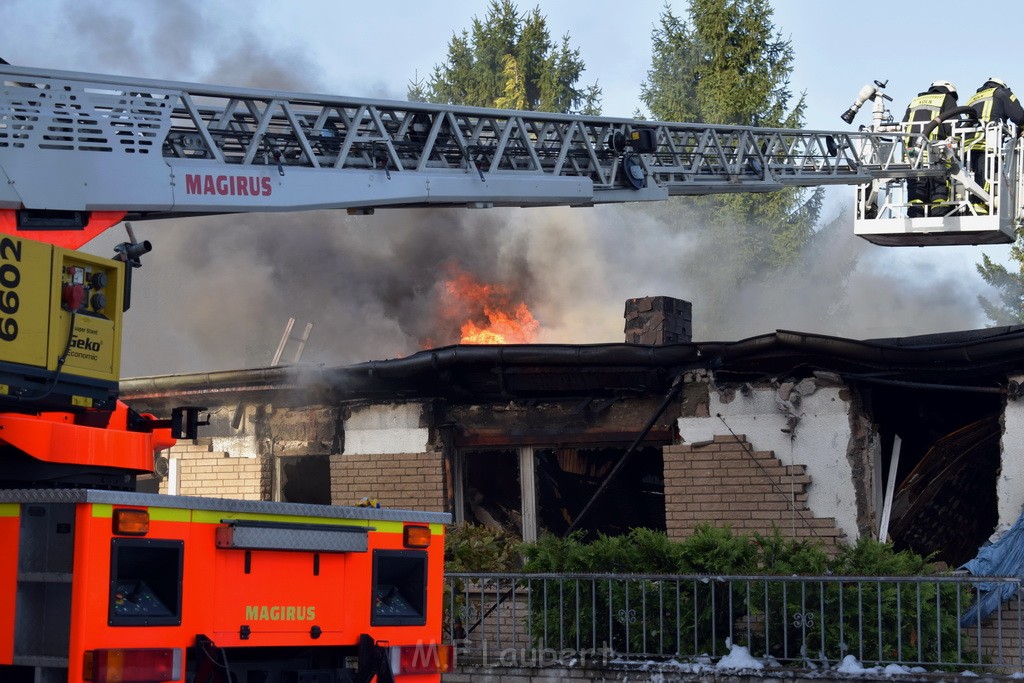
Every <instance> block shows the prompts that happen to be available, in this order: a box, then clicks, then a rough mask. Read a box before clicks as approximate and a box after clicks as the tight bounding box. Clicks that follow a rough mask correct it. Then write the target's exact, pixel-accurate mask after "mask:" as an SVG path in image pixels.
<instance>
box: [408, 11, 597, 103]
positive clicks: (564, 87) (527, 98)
mask: <svg viewBox="0 0 1024 683" xmlns="http://www.w3.org/2000/svg"><path fill="white" fill-rule="evenodd" d="M584 69H585V65H584V62H583V59H582V58H581V57H580V51H579V49H578V48H575V49H574V48H572V47H571V46H570V44H569V35H568V34H566V35H565V36H563V37H562V40H561V42H559V43H557V44H556V43H554V42H552V40H551V35H550V32H549V31H548V26H547V19H546V18H545V17H544V16H543V15H542V14H541V13H540V9H539V8H534V9H532V10H530V11H529V12H526V13H523V14H520V12H519V10H518V8H517V7H516V5H515V4H513V3H512V1H511V0H492V1H491V3H490V4H489V5H488V8H487V14H486V15H485V16H484V17H483V18H482V19H481V18H479V17H473V20H472V27H471V29H469V30H463V31H462V33H459V34H455V35H453V36H452V39H451V40H450V41H449V43H448V57H447V59H446V60H445V62H444V63H443V64H437V65H435V66H434V69H433V73H432V74H431V76H430V78H429V79H427V80H426V81H424V80H422V79H417V80H413V81H412V82H410V84H409V88H408V92H407V96H408V98H409V99H410V100H413V101H421V102H436V103H442V104H459V105H469V106H475V107H500V108H506V109H528V110H534V111H551V112H563V113H570V112H571V113H585V114H599V113H600V101H601V89H600V88H599V87H598V85H597V83H596V82H595V83H594V84H593V85H590V86H584V87H580V86H579V85H578V83H579V80H580V76H581V75H582V73H583V71H584Z"/></svg>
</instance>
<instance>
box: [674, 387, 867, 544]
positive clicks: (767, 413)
mask: <svg viewBox="0 0 1024 683" xmlns="http://www.w3.org/2000/svg"><path fill="white" fill-rule="evenodd" d="M803 386H805V387H806V386H808V385H807V384H806V382H805V383H803ZM812 390H813V393H807V394H805V395H802V396H801V399H800V402H799V405H798V406H796V407H795V409H793V412H794V413H795V414H796V415H797V416H799V418H800V420H799V423H798V424H797V426H796V430H795V432H794V434H793V436H792V438H791V435H790V434H788V433H786V432H783V431H782V430H783V429H785V428H787V420H788V415H787V410H788V409H790V408H791V407H792V406H787V405H785V404H783V403H780V401H779V394H778V392H777V391H776V390H775V389H769V388H765V389H752V390H751V391H750V392H749V393H748V394H746V395H744V394H742V393H740V392H739V391H737V392H735V397H734V398H733V399H732V400H731V401H729V402H727V403H723V402H722V398H723V397H722V395H721V394H720V393H719V392H717V391H715V390H714V389H713V388H712V390H711V403H710V406H709V408H710V416H709V417H683V418H680V419H679V434H680V436H682V438H683V440H684V442H687V443H695V442H701V441H710V440H711V439H713V438H714V436H715V435H716V434H729V430H730V429H731V430H732V432H733V433H735V434H743V435H746V437H747V440H748V441H749V442H750V444H751V446H752V447H753V448H754V450H758V451H774V452H775V457H777V458H778V459H779V460H780V461H781V462H782V463H783V464H785V465H806V466H807V473H808V474H809V475H810V476H811V485H810V487H808V490H807V495H808V502H807V505H808V507H809V508H810V509H811V511H812V512H813V513H814V515H815V516H817V517H834V518H835V519H836V524H837V525H838V526H839V528H841V529H842V530H843V531H844V532H845V533H846V536H847V538H848V539H851V540H854V539H856V538H857V536H858V533H857V501H856V495H855V491H854V486H853V472H852V470H851V468H850V463H849V461H848V460H847V457H846V451H847V447H848V445H849V442H850V436H851V435H850V422H849V416H848V413H849V405H848V404H847V402H846V401H844V400H843V399H842V398H840V395H839V392H840V388H839V387H833V386H825V387H817V388H813V387H812ZM718 415H721V417H722V418H724V423H723V421H722V419H720V418H719V417H718Z"/></svg>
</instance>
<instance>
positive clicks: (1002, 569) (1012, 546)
mask: <svg viewBox="0 0 1024 683" xmlns="http://www.w3.org/2000/svg"><path fill="white" fill-rule="evenodd" d="M960 568H961V569H966V570H967V571H969V572H970V573H971V574H972V575H973V576H1016V577H1018V578H1021V579H1024V514H1022V515H1021V516H1020V517H1019V518H1018V519H1017V521H1016V522H1014V524H1013V526H1012V527H1010V530H1009V531H1007V532H1006V533H1005V534H1003V535H1002V537H1000V538H999V539H998V540H997V541H996V542H995V543H991V544H989V545H985V546H982V547H981V549H980V550H979V551H978V555H977V556H976V557H975V558H974V559H973V560H970V561H969V562H967V563H965V564H964V565H963V566H962V567H960ZM978 588H979V590H980V591H981V594H980V597H979V598H978V602H977V603H975V604H974V605H973V606H972V607H971V609H969V610H968V611H967V612H965V613H964V615H963V616H962V617H961V618H960V625H961V626H974V625H976V624H977V623H978V622H979V621H980V620H983V619H984V618H985V617H987V616H988V615H990V614H992V613H993V612H995V611H996V610H997V609H999V606H1000V605H1002V604H1003V603H1004V602H1006V601H1007V600H1009V599H1010V598H1011V597H1013V595H1014V593H1016V592H1017V590H1018V589H1019V588H1020V586H1019V585H1018V584H1015V583H981V584H979V585H978Z"/></svg>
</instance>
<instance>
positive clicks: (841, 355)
mask: <svg viewBox="0 0 1024 683" xmlns="http://www.w3.org/2000/svg"><path fill="white" fill-rule="evenodd" d="M696 370H711V371H713V372H714V373H715V378H716V381H717V382H719V383H721V382H729V381H736V382H749V381H756V380H758V379H764V378H776V377H804V376H810V375H812V374H814V373H821V372H826V373H834V374H837V375H840V376H841V377H843V378H844V379H845V380H846V381H871V382H900V383H907V384H921V385H928V386H936V387H940V386H941V387H944V388H958V387H962V388H982V389H983V390H984V389H987V390H1001V389H1002V388H1005V386H1006V384H1007V377H1008V376H1010V375H1014V374H1024V326H1021V325H1017V326H1011V327H999V328H986V329H979V330H967V331H962V332H944V333H939V334H928V335H920V336H913V337H893V338H886V339H868V340H853V339H845V338H842V337H834V336H828V335H820V334H812V333H805V332H793V331H788V330H777V331H775V332H772V333H769V334H764V335H759V336H756V337H750V338H748V339H743V340H740V341H734V342H690V343H679V344H670V345H665V346H640V345H635V344H625V343H621V344H588V345H567V344H523V345H481V346H477V345H455V346H447V347H442V348H437V349H430V350H425V351H420V352H418V353H416V354H413V355H411V356H408V357H405V358H396V359H391V360H379V361H369V362H365V363H358V364H355V365H349V366H343V367H335V368H322V367H311V366H302V365H298V366H286V367H275V368H260V369H251V370H236V371H224V372H211V373H196V374H184V375H164V376H157V377H141V378H135V379H127V380H124V381H123V382H122V383H121V393H122V396H123V397H124V398H125V400H127V401H129V402H131V401H132V400H133V399H159V398H167V399H170V398H172V397H173V398H175V399H178V402H180V399H182V398H183V397H187V396H190V395H197V396H198V395H202V396H209V395H210V394H211V393H228V394H236V393H238V394H242V393H251V392H263V391H266V392H275V393H277V394H279V393H280V392H282V391H287V390H296V391H301V392H303V393H304V395H306V398H307V400H315V401H317V402H330V401H346V400H389V399H390V400H395V399H403V398H409V399H414V398H415V399H425V398H443V399H447V400H452V401H457V402H472V401H493V400H508V399H524V400H529V399H536V400H543V399H558V398H573V397H581V396H586V397H595V396H628V395H641V394H649V393H652V392H653V393H658V394H661V393H664V392H665V391H666V390H667V389H668V387H669V386H671V384H672V382H673V381H674V380H675V378H676V377H678V376H679V375H680V374H682V373H685V372H687V371H696ZM311 390H313V391H312V393H310V391H311Z"/></svg>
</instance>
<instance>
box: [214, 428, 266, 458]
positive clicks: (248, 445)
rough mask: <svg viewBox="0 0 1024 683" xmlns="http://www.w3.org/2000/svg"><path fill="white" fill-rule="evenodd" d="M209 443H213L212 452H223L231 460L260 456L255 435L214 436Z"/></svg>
mask: <svg viewBox="0 0 1024 683" xmlns="http://www.w3.org/2000/svg"><path fill="white" fill-rule="evenodd" d="M211 441H212V442H213V450H214V451H217V452H220V451H223V452H225V453H227V454H228V457H231V458H255V457H256V456H258V455H259V454H260V448H259V444H257V443H256V435H255V434H243V435H242V436H215V437H213V439H211Z"/></svg>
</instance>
